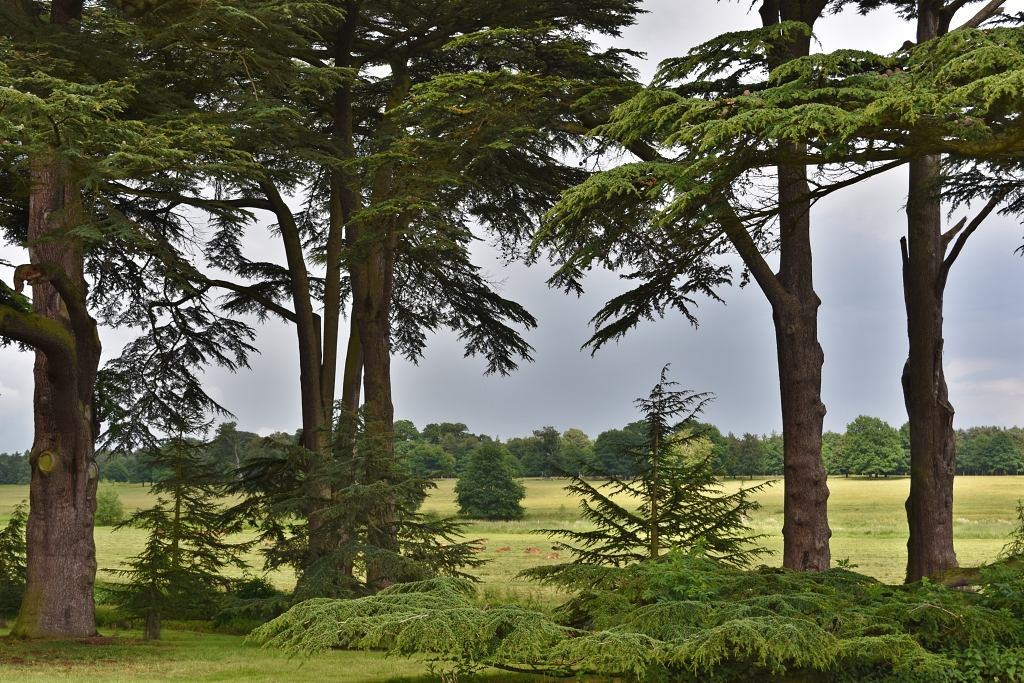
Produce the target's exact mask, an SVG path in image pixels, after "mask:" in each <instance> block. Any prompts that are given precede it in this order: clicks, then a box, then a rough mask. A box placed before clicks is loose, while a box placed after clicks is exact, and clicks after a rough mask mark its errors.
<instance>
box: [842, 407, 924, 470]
mask: <svg viewBox="0 0 1024 683" xmlns="http://www.w3.org/2000/svg"><path fill="white" fill-rule="evenodd" d="M841 453H842V458H843V461H844V465H845V466H846V467H847V468H848V470H849V471H850V472H852V473H853V474H868V475H873V476H878V475H879V474H883V475H886V476H888V475H890V474H896V473H899V472H906V471H907V468H908V467H909V462H907V458H906V452H905V451H904V450H903V440H902V439H901V438H900V433H899V432H898V431H896V430H895V429H893V428H892V427H890V426H889V424H888V423H887V422H884V421H883V420H880V419H879V418H877V417H869V416H867V415H860V416H858V417H857V419H855V420H854V421H853V422H851V423H850V424H848V425H847V426H846V433H845V434H843V437H842V442H841Z"/></svg>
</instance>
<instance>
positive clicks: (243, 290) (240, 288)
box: [208, 280, 298, 323]
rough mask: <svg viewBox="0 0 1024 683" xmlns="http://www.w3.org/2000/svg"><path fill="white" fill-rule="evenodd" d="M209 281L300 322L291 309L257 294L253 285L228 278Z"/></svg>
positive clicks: (286, 318) (283, 316)
mask: <svg viewBox="0 0 1024 683" xmlns="http://www.w3.org/2000/svg"><path fill="white" fill-rule="evenodd" d="M208 282H209V283H210V284H211V285H212V286H214V287H221V288H223V289H229V290H231V291H232V292H237V293H239V294H243V295H245V296H247V297H249V298H250V299H252V300H253V301H255V302H256V303H258V304H259V305H261V306H263V307H264V308H266V309H267V310H268V311H273V312H274V313H276V314H277V315H279V316H281V317H282V318H284V319H285V320H288V321H289V322H293V323H297V322H298V318H297V317H296V315H295V314H294V313H292V312H291V311H289V310H288V309H287V308H285V307H284V306H282V305H280V304H277V303H274V302H273V301H271V300H270V299H268V298H266V297H265V296H263V295H261V294H257V293H256V292H254V291H253V288H252V287H246V286H245V285H240V284H238V283H235V282H229V281H227V280H209V281H208Z"/></svg>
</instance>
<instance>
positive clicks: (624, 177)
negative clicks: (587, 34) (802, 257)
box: [538, 13, 1021, 578]
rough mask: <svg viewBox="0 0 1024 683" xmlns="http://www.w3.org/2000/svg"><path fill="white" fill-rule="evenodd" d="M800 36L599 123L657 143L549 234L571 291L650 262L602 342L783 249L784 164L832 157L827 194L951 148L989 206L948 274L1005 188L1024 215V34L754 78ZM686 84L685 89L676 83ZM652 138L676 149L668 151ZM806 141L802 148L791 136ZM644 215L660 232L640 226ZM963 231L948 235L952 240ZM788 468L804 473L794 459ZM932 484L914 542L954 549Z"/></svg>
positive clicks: (728, 52)
mask: <svg viewBox="0 0 1024 683" xmlns="http://www.w3.org/2000/svg"><path fill="white" fill-rule="evenodd" d="M983 14H984V13H983ZM793 32H796V33H803V34H806V33H807V26H806V25H803V24H799V23H794V22H784V23H783V24H781V25H780V26H779V27H778V28H777V29H773V30H765V29H761V30H756V31H749V32H740V33H734V34H727V35H724V36H721V37H720V38H718V39H716V40H715V41H712V42H710V43H708V44H706V45H702V46H699V47H697V48H695V49H694V50H693V51H691V54H690V55H689V56H688V57H686V58H681V59H678V60H668V61H666V62H665V63H663V64H662V67H661V70H660V73H659V76H658V78H657V80H656V82H655V85H654V86H652V87H651V88H649V89H648V90H645V91H642V92H641V93H639V94H638V95H637V96H636V97H634V98H633V100H631V101H630V102H629V103H627V104H625V105H623V106H621V107H620V108H619V109H618V110H617V111H616V112H615V114H614V115H613V117H612V121H611V123H610V124H608V125H606V126H604V127H602V128H601V129H600V130H599V131H598V132H599V133H600V134H603V135H606V136H608V137H609V138H611V139H613V140H616V141H618V142H619V143H620V144H622V145H624V146H626V147H627V148H630V149H640V151H641V153H643V151H644V149H647V150H648V151H647V154H648V157H649V158H652V159H653V160H652V161H648V162H643V163H635V164H627V165H624V166H622V167H619V168H617V169H612V170H611V171H608V172H605V173H603V174H599V175H598V176H595V177H594V178H593V179H591V180H588V181H587V182H586V183H584V184H583V185H581V186H580V187H578V188H575V189H574V190H572V191H571V192H569V193H567V194H566V195H565V196H564V198H563V200H562V202H561V203H560V204H559V206H558V207H557V208H556V210H555V211H554V212H553V214H552V220H551V223H550V225H549V229H548V231H547V232H546V233H544V234H542V235H541V239H540V240H538V244H546V243H551V244H553V245H554V246H555V248H556V249H557V250H559V253H560V254H561V256H562V258H564V260H565V263H564V265H563V266H562V268H561V269H560V271H559V273H558V275H557V279H556V281H558V282H561V283H563V284H566V285H567V286H570V287H574V286H578V283H577V281H576V278H577V277H578V276H579V274H580V273H581V272H582V270H583V269H584V268H586V267H589V266H590V265H591V264H592V263H595V262H597V263H604V264H606V265H611V266H617V265H620V264H626V263H628V264H632V265H634V266H636V268H637V272H635V273H634V274H632V275H631V276H630V277H632V278H635V279H641V280H642V281H643V282H642V284H641V286H640V287H638V288H637V289H635V290H633V291H632V292H629V293H627V294H624V295H622V296H620V297H618V298H616V299H613V300H612V301H611V302H609V303H608V304H607V305H606V306H605V308H604V309H603V310H602V311H601V312H600V313H599V314H598V316H597V317H596V318H595V320H596V321H597V322H598V323H599V324H603V323H605V322H607V321H608V320H609V319H611V318H614V317H616V316H618V319H616V320H613V321H612V322H611V323H610V324H608V325H606V326H604V327H603V328H601V329H599V330H598V333H597V334H596V335H595V338H594V341H595V342H598V343H600V342H603V341H607V340H609V339H612V338H615V337H616V336H618V335H621V334H622V333H624V332H625V331H627V330H628V329H629V328H630V327H632V326H633V325H635V324H636V323H637V322H638V321H639V320H640V319H641V318H642V317H653V315H654V314H655V313H657V312H661V311H663V310H664V308H665V307H667V306H668V305H672V306H676V307H677V308H680V309H681V310H682V311H683V312H684V313H685V314H687V315H690V314H689V312H688V310H687V307H688V306H690V305H692V304H693V301H692V300H691V299H690V296H691V293H692V292H703V293H705V294H708V295H709V296H714V287H715V286H716V285H718V284H721V283H722V282H723V281H726V280H727V278H728V276H729V274H730V273H729V272H728V270H727V269H724V268H722V267H721V266H718V265H716V264H715V262H714V256H715V255H716V254H718V253H721V252H722V251H726V250H729V249H736V250H738V251H740V253H741V255H743V254H744V251H743V249H741V247H742V246H743V244H747V246H748V247H751V248H750V249H749V250H747V252H746V254H747V255H753V254H754V253H755V252H756V250H755V249H754V248H753V247H755V246H759V247H760V248H761V250H764V249H765V248H769V249H770V248H772V247H773V246H775V245H776V244H778V243H779V241H778V237H777V235H776V234H775V233H773V232H771V231H770V230H768V228H769V227H770V225H771V221H772V220H773V219H774V217H775V215H776V214H777V213H778V212H779V211H780V210H782V209H783V208H785V207H784V206H781V207H780V206H778V205H777V204H776V203H775V202H774V198H772V197H771V196H770V195H769V198H767V199H766V198H765V197H763V196H759V191H763V190H764V185H763V182H764V180H765V178H766V174H765V173H764V170H765V169H767V168H770V167H772V166H779V165H793V164H795V163H800V164H808V163H810V164H817V165H819V168H820V169H821V171H820V173H819V176H818V177H817V178H815V186H814V189H813V190H811V191H810V193H809V197H810V198H811V199H816V198H819V197H822V196H825V195H827V194H828V193H830V192H835V191H837V190H839V189H842V188H843V187H847V186H849V185H850V184H852V183H855V182H858V181H859V180H862V179H864V178H866V177H871V176H873V175H876V174H878V173H881V172H884V171H886V170H889V169H892V168H895V167H897V166H900V165H902V164H904V163H907V162H908V161H910V160H913V159H920V158H923V157H925V156H929V155H936V154H947V155H948V157H949V164H950V167H951V169H956V170H957V171H958V174H957V175H951V176H947V177H946V179H945V182H946V183H947V184H949V185H950V186H951V188H950V191H949V193H948V194H949V196H950V197H951V198H952V200H953V202H954V207H955V206H957V205H958V204H961V203H965V202H967V201H970V200H971V199H982V200H983V201H988V202H989V203H988V204H987V205H986V207H985V209H983V210H982V212H981V213H980V214H979V215H978V216H977V217H976V218H975V219H974V221H973V222H972V223H971V225H969V226H967V228H966V229H965V230H964V234H962V235H960V237H959V238H958V239H957V243H956V244H954V245H953V247H952V249H951V250H950V252H949V255H948V256H947V257H946V260H945V264H946V265H945V266H943V269H944V270H943V272H945V269H948V266H949V265H950V264H951V263H952V260H953V259H955V258H956V256H957V255H958V253H959V251H960V248H962V245H963V241H964V239H965V236H966V235H969V234H970V233H971V232H973V230H974V228H976V227H977V225H978V223H980V221H981V220H982V219H983V218H984V217H985V216H986V215H987V214H988V213H989V212H991V211H992V210H993V209H994V206H995V202H994V201H993V197H994V196H995V195H997V194H998V195H1000V196H1005V197H1006V198H1007V200H1006V202H1007V205H1006V207H1005V208H1004V209H1003V211H1004V212H1008V213H1009V212H1019V210H1020V208H1021V202H1020V183H1019V182H1018V181H1017V180H1016V178H1018V177H1019V172H1020V169H1019V168H1018V164H1017V163H1016V161H1014V160H1015V159H1017V158H1018V157H1017V156H1015V154H1016V153H1017V150H1018V148H1019V144H1018V138H1017V137H1015V136H1016V135H1018V134H1019V128H1020V122H1019V121H1018V120H1017V119H1016V118H1014V116H1013V115H1012V112H1013V111H1015V106H1016V103H1017V102H1018V99H1019V89H1018V88H1017V87H1016V86H1015V85H1014V83H1015V80H1014V79H1015V78H1016V75H1017V66H1016V65H1017V62H1016V61H1015V60H1014V57H1013V55H1015V54H1016V53H1017V50H1018V49H1019V45H1018V38H1019V36H1018V33H1017V32H1015V31H1014V30H1012V29H993V30H990V31H984V32H982V31H957V32H954V34H953V35H951V36H950V37H949V39H948V40H941V39H940V40H939V41H938V42H936V41H928V42H926V43H923V44H921V45H919V46H913V45H909V46H905V47H904V49H902V50H900V51H898V52H897V53H895V54H894V55H892V56H888V57H883V56H879V55H873V54H871V53H867V52H850V51H840V52H837V53H835V54H829V55H811V56H809V57H803V58H799V59H794V60H791V61H788V62H785V63H783V64H781V65H779V66H776V67H775V68H774V69H773V70H772V72H771V74H770V78H769V79H768V80H767V81H765V80H757V79H756V78H754V76H756V74H757V73H758V72H760V70H761V69H763V68H764V66H765V63H766V62H765V57H764V56H765V55H766V54H770V53H771V51H772V50H773V49H775V46H777V45H778V44H779V41H780V40H782V41H783V43H785V42H786V36H787V35H789V34H791V33H793ZM672 83H678V84H679V85H678V86H677V87H675V88H673V89H672V90H668V89H666V88H665V87H664V86H665V85H668V84H672ZM910 84H913V87H912V88H910V87H908V85H910ZM922 112H928V113H927V114H926V115H922ZM975 117H978V118H975ZM975 121H977V122H978V123H977V125H975V123H974V122H975ZM648 140H649V141H652V143H657V144H658V145H660V147H661V148H662V149H664V152H665V154H666V155H670V156H666V157H660V156H656V155H654V153H653V151H651V148H650V147H647V141H648ZM794 140H795V141H798V142H799V143H800V146H799V148H793V147H791V146H787V145H786V144H784V143H787V142H792V141H794ZM770 177H771V176H768V178H770ZM737 207H739V208H737ZM636 222H640V223H641V224H643V225H644V226H645V227H646V231H645V232H644V233H642V234H641V233H638V232H636V231H634V230H630V229H627V228H626V226H629V225H631V224H634V223H636ZM965 222H966V221H965ZM961 228H963V225H961V226H958V227H956V228H955V229H954V230H953V231H951V232H948V233H946V235H945V237H944V238H943V239H944V240H946V242H945V245H946V246H947V247H948V246H949V243H950V242H952V240H953V238H954V237H955V236H956V235H957V232H958V231H959V230H960V229H961ZM745 235H746V237H744V236H745ZM957 245H960V246H957ZM609 254H610V256H609ZM744 258H745V264H746V265H747V267H748V268H750V273H751V274H752V275H753V277H754V278H755V279H757V280H759V281H764V282H769V283H770V282H772V278H773V277H774V276H772V274H771V273H770V272H769V271H768V269H767V267H761V268H760V269H759V268H758V267H754V266H756V265H757V261H756V259H755V260H754V261H751V260H750V259H747V258H746V256H745V257H744ZM908 277H909V276H908ZM680 278H681V279H683V282H681V283H677V282H676V280H677V279H680ZM943 278H944V276H943ZM943 282H944V279H943ZM915 286H916V285H915ZM691 317H692V316H691ZM911 327H914V326H913V325H911ZM789 329H792V330H793V334H794V335H796V334H797V328H796V327H793V328H787V330H789ZM929 362H930V361H929ZM782 379H783V382H784V383H785V382H786V381H790V380H792V378H790V379H789V380H787V379H786V375H783V377H782ZM783 393H784V394H785V391H784V392H783ZM787 443H788V439H787ZM787 448H788V446H787ZM932 464H933V465H935V466H936V467H938V465H937V464H936V463H935V462H933V463H932ZM939 469H942V468H939ZM943 471H944V470H943ZM786 473H787V479H788V478H789V476H790V468H789V464H788V461H787V464H786ZM918 473H919V475H918V476H919V477H923V478H925V479H926V480H927V482H930V483H931V485H934V486H939V483H940V481H945V482H947V483H948V482H950V481H951V480H949V479H948V478H945V479H944V477H945V475H941V476H940V474H941V472H939V471H938V470H935V468H934V467H931V468H930V469H929V468H918ZM926 475H927V476H926ZM822 486H823V482H822ZM942 486H943V487H946V484H943V485H942ZM926 488H927V487H922V486H919V487H917V488H916V489H915V490H918V489H920V491H921V493H920V495H918V494H915V495H914V496H912V500H915V501H917V503H915V505H918V504H919V505H921V506H923V507H922V508H921V509H922V510H924V509H925V508H927V509H928V510H929V512H928V514H927V515H924V517H928V516H936V517H935V519H934V520H933V521H934V523H931V522H929V523H928V524H923V519H924V517H921V520H920V521H922V524H912V525H911V530H912V537H913V538H912V540H911V542H910V543H911V546H913V547H916V545H920V544H923V546H922V547H924V546H928V547H938V546H936V545H935V544H936V543H938V544H939V546H943V547H945V546H944V545H943V543H944V542H942V543H940V540H941V539H942V538H944V536H943V534H944V529H946V527H947V524H946V522H947V521H951V520H950V518H949V515H950V514H951V512H950V511H951V508H950V507H949V506H948V505H947V504H945V503H941V500H942V499H943V496H939V495H938V493H937V492H933V493H935V495H932V494H931V493H929V492H928V491H927V490H926ZM946 488H948V487H946ZM944 490H945V489H944ZM787 491H788V488H787ZM788 495H789V494H788V492H787V500H788ZM936 496H938V497H936ZM947 498H948V497H947ZM947 502H948V501H947ZM929 506H930V507H929ZM911 508H913V509H916V508H914V506H913V505H911ZM792 509H793V511H794V513H795V511H796V510H797V509H798V508H797V507H793V508H792ZM915 514H916V513H915ZM922 514H923V513H922ZM949 547H951V546H949ZM787 562H788V560H787ZM913 562H917V561H916V560H913ZM922 571H923V570H922ZM918 575H920V574H918ZM913 576H914V574H913V573H911V574H910V577H911V578H912V577H913Z"/></svg>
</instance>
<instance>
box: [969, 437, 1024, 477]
mask: <svg viewBox="0 0 1024 683" xmlns="http://www.w3.org/2000/svg"><path fill="white" fill-rule="evenodd" d="M1019 432H1020V430H1019V429H1017V428H1013V429H1010V430H1006V429H1000V428H998V427H972V428H971V429H968V430H966V431H963V430H962V431H961V432H960V434H959V435H958V436H959V437H960V438H959V439H958V444H957V469H959V470H961V471H963V472H965V473H967V474H1016V473H1017V472H1019V471H1020V470H1021V469H1024V461H1022V459H1021V453H1020V449H1019V446H1018V444H1017V441H1016V440H1015V437H1018V438H1019V436H1020V434H1019Z"/></svg>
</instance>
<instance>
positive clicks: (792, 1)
mask: <svg viewBox="0 0 1024 683" xmlns="http://www.w3.org/2000/svg"><path fill="white" fill-rule="evenodd" d="M825 5H826V3H825V2H823V1H822V0H803V1H801V0H765V2H763V3H762V6H761V8H760V10H759V13H760V14H761V20H762V23H763V24H764V25H765V26H769V25H772V24H775V23H777V22H779V21H802V22H804V23H805V24H807V25H808V26H814V22H815V21H816V20H817V19H818V17H820V16H821V13H822V12H823V11H824V8H825ZM809 53H810V37H809V36H807V37H802V38H799V39H797V40H794V41H793V42H792V43H791V44H790V45H788V46H787V49H785V50H783V51H781V52H780V53H778V54H774V55H771V56H770V58H769V63H770V64H771V66H772V67H773V68H774V67H775V66H777V65H779V64H782V63H784V62H785V61H788V60H790V59H794V58H797V57H802V56H806V55H807V54H809ZM795 151H799V150H795ZM808 195H809V188H808V186H807V168H806V167H804V166H780V167H779V168H778V197H779V200H778V201H779V207H780V213H779V237H780V243H779V256H780V261H779V272H778V273H777V274H775V275H774V276H770V273H764V272H763V270H764V268H765V266H763V265H762V264H758V265H759V269H760V270H761V271H762V274H761V276H760V277H757V273H756V272H755V269H754V268H751V272H752V273H754V274H755V280H756V281H757V282H758V284H759V285H760V286H761V288H762V290H763V291H764V292H765V295H766V296H767V298H768V300H769V302H770V303H771V304H772V319H773V321H774V324H775V342H776V347H777V350H778V363H779V389H780V393H781V399H782V437H783V464H784V470H783V471H784V475H783V476H784V481H785V502H784V512H783V525H782V536H783V557H782V564H783V566H784V567H788V568H790V569H796V570H799V571H824V570H826V569H828V568H829V565H830V563H831V552H830V550H829V538H831V536H832V531H831V529H829V526H828V496H829V491H828V485H827V483H826V479H827V476H826V474H825V465H824V462H823V461H822V457H821V434H822V430H823V424H824V419H825V405H824V403H822V401H821V368H822V365H824V362H825V354H824V353H823V351H822V349H821V344H819V343H818V307H819V306H820V305H821V300H820V299H819V298H818V295H817V294H816V293H815V291H814V280H813V260H812V257H811V256H812V254H811V223H810V212H811V203H810V200H809V198H808ZM744 235H746V232H745V231H744ZM747 251H748V252H749V257H748V258H745V259H744V261H745V263H747V266H748V268H750V267H751V262H752V261H753V260H754V259H757V260H761V256H760V254H759V253H756V250H753V251H751V250H750V249H749V245H748V249H747ZM740 253H741V255H742V254H743V253H744V251H743V250H741V251H740Z"/></svg>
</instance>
